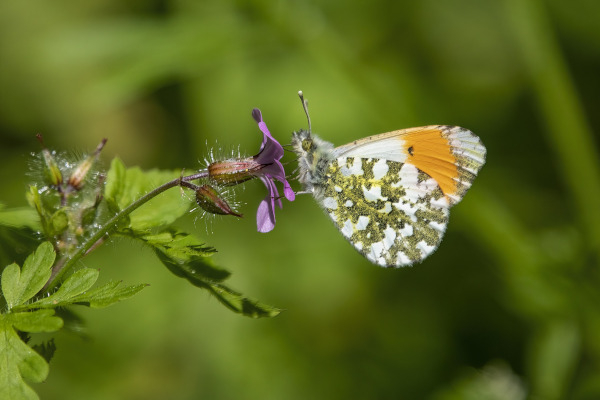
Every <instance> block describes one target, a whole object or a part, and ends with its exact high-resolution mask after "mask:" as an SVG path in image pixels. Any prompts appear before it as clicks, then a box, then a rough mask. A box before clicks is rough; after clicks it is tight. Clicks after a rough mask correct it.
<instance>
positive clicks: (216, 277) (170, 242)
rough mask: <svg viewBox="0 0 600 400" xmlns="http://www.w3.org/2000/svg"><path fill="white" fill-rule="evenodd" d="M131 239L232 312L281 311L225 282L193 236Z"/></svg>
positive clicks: (170, 234) (225, 273) (255, 314)
mask: <svg viewBox="0 0 600 400" xmlns="http://www.w3.org/2000/svg"><path fill="white" fill-rule="evenodd" d="M129 233H130V235H131V236H132V237H135V238H136V239H139V240H142V241H143V242H144V243H146V244H147V245H149V246H150V247H152V249H153V250H154V252H155V253H156V255H157V257H158V259H159V260H160V261H161V262H162V263H163V264H164V265H165V266H166V267H167V268H168V269H169V271H171V272H172V273H173V274H174V275H176V276H178V277H180V278H184V279H187V280H188V281H189V282H190V283H191V284H192V285H194V286H196V287H200V288H203V289H207V290H208V291H210V292H211V293H212V294H213V295H214V296H215V297H216V298H217V299H218V300H219V301H220V302H221V303H223V304H224V305H225V306H226V307H228V308H229V309H231V310H233V311H235V312H237V313H240V314H243V315H245V316H248V317H252V318H258V317H273V316H275V315H277V314H279V313H280V310H279V309H277V308H275V307H272V306H269V305H267V304H263V303H260V302H258V301H256V300H254V299H251V298H249V297H246V296H244V295H242V294H240V293H238V292H236V291H234V290H232V289H230V288H228V287H227V286H225V285H223V284H222V282H223V281H224V280H225V279H226V278H228V277H229V275H230V273H229V272H228V271H226V270H224V269H221V268H218V267H216V266H214V265H213V264H212V262H211V260H210V259H208V258H207V256H210V255H211V254H213V253H214V252H215V250H214V249H213V248H211V247H208V246H206V245H205V244H203V243H202V242H200V240H199V239H198V238H196V237H194V236H193V235H190V234H188V233H185V232H178V231H175V230H173V229H171V230H166V231H163V232H161V233H158V234H146V235H144V234H139V233H138V234H135V233H133V232H129Z"/></svg>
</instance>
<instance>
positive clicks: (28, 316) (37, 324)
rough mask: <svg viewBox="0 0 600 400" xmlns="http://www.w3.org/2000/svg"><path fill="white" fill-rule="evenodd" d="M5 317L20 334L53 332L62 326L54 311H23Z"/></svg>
mask: <svg viewBox="0 0 600 400" xmlns="http://www.w3.org/2000/svg"><path fill="white" fill-rule="evenodd" d="M6 316H7V318H8V319H9V320H10V322H11V323H12V324H13V325H14V327H15V328H17V329H18V330H20V331H22V332H31V333H36V332H55V331H57V330H59V329H60V328H62V326H63V321H62V319H60V318H59V317H56V316H54V310H35V311H23V312H16V313H10V314H6Z"/></svg>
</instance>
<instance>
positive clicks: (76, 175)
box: [69, 139, 106, 190]
mask: <svg viewBox="0 0 600 400" xmlns="http://www.w3.org/2000/svg"><path fill="white" fill-rule="evenodd" d="M105 144H106V139H103V140H102V142H100V144H99V145H98V147H96V150H95V151H94V153H93V154H91V155H89V156H88V157H86V158H85V159H84V160H83V161H82V162H80V163H79V165H78V166H77V168H75V170H74V171H73V172H72V173H71V176H70V177H69V185H70V186H71V187H72V188H73V189H75V190H80V189H81V188H82V187H83V183H84V181H85V178H86V177H87V174H88V172H90V169H91V168H92V166H93V165H94V162H96V159H97V158H98V155H99V154H100V151H101V150H102V148H103V147H104V145H105Z"/></svg>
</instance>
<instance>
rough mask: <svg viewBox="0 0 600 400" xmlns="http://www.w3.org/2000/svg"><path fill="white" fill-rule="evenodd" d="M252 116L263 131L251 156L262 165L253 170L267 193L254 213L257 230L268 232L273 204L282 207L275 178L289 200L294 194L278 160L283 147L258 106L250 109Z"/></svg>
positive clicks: (272, 226)
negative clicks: (256, 150)
mask: <svg viewBox="0 0 600 400" xmlns="http://www.w3.org/2000/svg"><path fill="white" fill-rule="evenodd" d="M252 117H253V118H254V120H255V121H256V122H258V128H259V129H260V130H261V132H262V133H263V141H262V145H261V146H260V151H259V152H258V154H257V155H255V156H254V157H252V158H253V159H254V161H255V162H256V163H257V164H260V165H262V166H263V167H262V168H261V169H260V170H258V171H256V172H254V173H253V175H255V176H258V177H259V178H260V180H261V181H263V183H264V184H265V186H266V187H267V190H268V191H269V194H268V195H267V197H265V198H264V200H263V201H261V202H260V204H259V206H258V211H257V213H256V224H257V227H258V231H259V232H270V231H271V230H273V228H274V227H275V204H277V205H278V206H279V208H281V207H282V204H281V198H280V197H279V191H278V190H277V186H275V180H278V181H279V182H281V183H283V194H284V196H285V198H286V199H288V200H289V201H294V199H295V198H296V194H295V193H294V191H293V190H292V188H291V186H290V184H289V183H288V181H287V180H286V179H285V170H284V169H283V165H281V162H280V161H279V160H280V159H281V157H283V147H281V145H280V144H279V142H277V140H275V139H274V138H273V136H271V132H269V129H268V128H267V124H265V123H264V121H263V119H262V113H261V112H260V110H259V109H258V108H255V109H254V110H252Z"/></svg>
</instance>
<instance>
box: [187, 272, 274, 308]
mask: <svg viewBox="0 0 600 400" xmlns="http://www.w3.org/2000/svg"><path fill="white" fill-rule="evenodd" d="M188 280H190V279H189V278H188ZM190 282H192V281H191V280H190ZM192 284H195V283H194V282H192ZM207 288H208V289H209V290H210V292H211V293H212V294H214V295H215V297H216V298H217V299H218V300H219V301H220V302H221V303H223V304H224V305H225V306H227V307H228V308H229V309H231V310H233V311H235V312H237V313H240V314H243V315H245V316H247V317H252V318H261V317H275V316H276V315H279V313H280V312H281V309H279V308H277V307H273V306H270V305H268V304H265V303H261V302H259V301H257V300H254V299H252V298H250V297H246V296H244V295H242V294H241V293H238V292H236V291H234V290H231V289H230V288H228V287H227V286H225V285H222V284H218V283H214V284H210V285H209V286H208V287H207Z"/></svg>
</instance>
